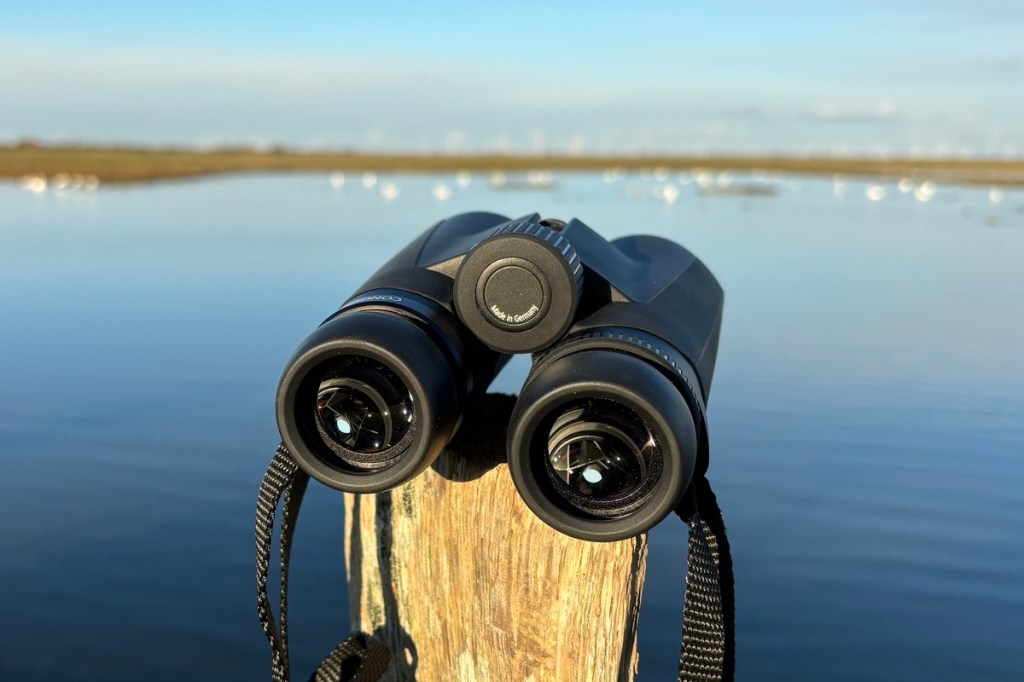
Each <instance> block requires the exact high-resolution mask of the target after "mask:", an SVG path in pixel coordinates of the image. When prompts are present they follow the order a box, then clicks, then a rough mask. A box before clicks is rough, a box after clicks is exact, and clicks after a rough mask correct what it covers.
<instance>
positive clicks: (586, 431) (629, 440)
mask: <svg viewBox="0 0 1024 682" xmlns="http://www.w3.org/2000/svg"><path fill="white" fill-rule="evenodd" d="M655 450H656V444H655V441H654V437H653V436H652V435H651V433H650V431H649V430H648V429H647V427H646V426H645V425H644V423H643V420H642V419H641V418H640V417H639V416H638V415H637V414H636V413H634V412H633V411H632V410H629V409H628V408H626V407H624V406H622V405H620V404H618V403H614V402H612V401H609V400H601V399H593V400H586V401H582V402H579V403H573V404H572V405H570V406H569V407H567V408H566V409H565V410H564V411H563V412H562V414H561V415H560V416H559V417H558V418H557V419H556V420H555V421H554V423H553V424H552V425H551V429H550V432H549V437H548V446H547V451H548V452H547V455H548V465H549V467H550V473H551V474H552V478H554V479H555V480H556V481H557V482H558V483H559V484H562V485H564V486H565V487H566V488H568V489H569V490H571V491H573V492H574V493H576V494H581V495H584V496H586V497H589V498H592V499H595V500H606V499H614V498H620V497H624V496H627V495H629V494H630V493H632V492H634V491H636V490H637V489H638V488H640V487H641V486H642V485H643V484H644V482H645V481H646V480H647V476H648V471H649V469H650V465H651V461H652V458H653V456H654V451H655Z"/></svg>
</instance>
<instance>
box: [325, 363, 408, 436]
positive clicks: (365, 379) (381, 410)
mask: <svg viewBox="0 0 1024 682" xmlns="http://www.w3.org/2000/svg"><path fill="white" fill-rule="evenodd" d="M316 419H317V426H318V427H319V429H318V430H319V431H320V435H321V436H322V437H324V438H325V440H328V442H327V444H328V445H332V441H333V445H334V446H340V447H341V448H342V449H343V450H346V451H349V452H352V453H356V454H364V455H372V454H376V453H379V452H382V451H384V450H387V449H388V448H389V447H391V446H392V445H394V444H395V443H397V442H398V441H400V440H401V439H402V438H403V436H405V434H406V432H407V431H408V430H409V425H410V423H411V422H412V419H413V408H412V396H411V395H410V394H409V391H408V389H406V387H405V385H404V384H403V383H402V381H401V380H400V379H399V378H398V377H397V376H396V375H395V373H394V372H392V371H391V370H389V369H388V368H387V367H385V366H384V365H382V364H380V363H378V362H376V361H373V360H370V359H369V358H361V357H351V358H346V359H345V360H344V361H342V363H341V365H340V366H336V367H335V368H333V369H332V370H331V371H330V372H328V373H327V374H326V375H325V376H324V378H323V379H322V380H321V382H320V387H319V389H318V391H317V397H316ZM332 449H336V448H332Z"/></svg>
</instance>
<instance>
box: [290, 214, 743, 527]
mask: <svg viewBox="0 0 1024 682" xmlns="http://www.w3.org/2000/svg"><path fill="white" fill-rule="evenodd" d="M722 301H723V295H722V290H721V287H720V286H719V285H718V282H717V281H716V280H715V278H714V276H713V275H712V274H711V272H710V271H708V269H707V268H706V267H704V265H703V264H702V263H701V262H700V261H699V260H697V259H696V258H695V257H694V256H693V255H692V254H691V253H690V252H689V251H687V250H686V249H684V248H683V247H681V246H679V245H678V244H675V243H673V242H671V241H668V240H666V239H661V238H657V237H648V236H635V237H625V238H622V239H618V240H615V241H613V242H609V241H606V240H605V239H603V238H602V237H601V236H600V235H598V234H597V233H596V232H594V231H593V230H592V229H591V228H589V227H587V226H586V225H585V224H583V223H582V222H580V221H578V220H572V221H570V222H569V223H567V224H566V223H563V222H561V221H556V220H542V219H541V218H540V216H538V215H536V214H534V215H529V216H525V217H523V218H520V219H516V220H508V219H507V218H505V217H504V216H499V215H495V214H490V213H466V214H461V215H457V216H454V217H452V218H449V219H447V220H444V221H441V222H439V223H437V224H436V225H434V226H433V227H431V228H430V229H428V230H427V231H426V232H425V233H423V234H422V235H421V236H420V237H418V238H417V239H416V240H415V241H413V242H412V243H411V244H409V245H408V246H407V247H406V248H405V249H403V250H402V251H401V252H399V253H398V254H397V255H396V256H395V257H394V258H392V259H391V260H390V261H389V262H388V263H387V264H385V265H384V266H383V267H382V268H381V269H380V270H379V271H377V273H376V274H374V275H373V276H372V277H371V278H370V280H369V281H368V282H367V283H366V284H364V285H363V286H362V287H361V288H360V289H359V290H358V291H357V292H356V293H355V294H354V295H353V296H352V297H351V298H350V299H349V300H348V301H347V302H346V303H344V304H343V305H342V306H341V308H340V309H339V310H338V311H337V312H336V313H335V314H334V315H332V316H331V317H329V318H328V319H327V320H326V321H325V322H324V323H323V324H321V325H320V326H319V327H318V328H317V329H316V330H315V331H314V332H313V333H312V334H310V335H309V336H308V337H307V338H306V339H305V340H304V341H303V342H302V344H300V346H299V348H298V349H297V350H296V351H295V353H294V354H293V356H292V358H291V359H290V360H289V362H288V365H287V367H286V369H285V371H284V374H283V376H282V378H281V383H280V385H279V388H278V393H277V421H278V426H279V429H280V431H281V436H282V439H283V441H284V443H285V445H286V446H287V448H288V449H289V451H290V452H291V453H292V455H293V457H294V458H295V460H296V461H297V462H298V464H299V465H300V466H301V467H302V468H303V469H304V470H305V471H307V472H308V473H309V474H310V475H311V476H313V477H314V478H316V479H318V480H320V481H321V482H323V483H325V484H327V485H329V486H332V487H334V488H337V489H340V490H345V491H348V492H354V493H373V492H380V491H383V490H387V489H390V488H393V487H395V486H398V485H401V484H402V483H404V482H406V481H408V480H409V479H410V478H412V477H414V476H416V475H417V474H419V473H421V472H422V471H424V470H425V469H426V468H427V467H429V466H430V465H431V464H432V463H433V461H434V460H435V459H436V458H437V456H438V455H439V454H440V453H441V451H442V450H443V449H444V448H445V446H446V445H447V444H448V443H449V441H450V440H451V439H452V437H453V436H454V434H455V432H456V430H457V429H458V427H459V423H460V421H461V419H462V416H463V414H464V412H465V409H466V406H467V404H468V401H470V400H473V399H474V398H475V397H476V396H479V395H480V394H482V393H483V392H484V391H485V390H486V388H487V386H488V385H489V384H490V383H491V381H492V380H493V379H494V377H495V375H496V374H497V373H498V371H500V369H501V368H502V367H503V366H504V364H505V363H506V362H507V361H508V359H509V358H510V356H511V355H512V354H515V353H532V354H533V366H532V368H531V370H530V372H529V375H528V376H527V378H526V381H525V383H524V385H523V388H522V391H521V393H520V395H519V398H518V400H517V402H516V407H515V409H514V410H513V413H512V416H511V420H510V423H509V427H508V443H507V454H508V462H509V469H510V472H511V475H512V479H513V481H514V482H515V485H516V488H517V490H518V491H519V493H520V495H521V496H522V497H523V499H524V501H525V502H526V503H527V505H528V506H529V507H530V508H531V510H533V512H534V513H536V514H537V515H538V516H539V517H540V518H541V519H542V520H544V521H545V522H546V523H548V524H549V525H550V526H552V527H554V528H556V529H557V530H559V531H561V532H563V533H566V534H568V535H571V536H573V537H577V538H581V539H586V540H597V541H604V540H618V539H622V538H626V537H630V536H633V535H636V534H638V533H641V532H644V531H646V530H648V529H649V528H651V527H652V526H654V525H655V524H657V523H658V522H659V521H661V519H663V518H664V517H665V516H666V515H667V514H668V513H670V512H671V511H672V509H674V508H675V507H676V506H677V505H678V504H679V502H680V501H681V499H682V498H683V496H684V494H685V493H686V491H687V488H688V487H689V485H690V482H691V480H692V479H693V477H694V474H695V472H702V471H703V470H704V469H706V467H707V458H708V446H707V422H706V418H705V405H706V403H707V398H708V391H709V389H710V385H711V378H712V374H713V372H714V365H715V357H716V354H717V348H718V336H719V329H720V326H721V315H722Z"/></svg>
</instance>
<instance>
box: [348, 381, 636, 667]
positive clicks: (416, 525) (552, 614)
mask: <svg viewBox="0 0 1024 682" xmlns="http://www.w3.org/2000/svg"><path fill="white" fill-rule="evenodd" d="M513 403H514V399H513V398H511V397H510V396H497V395H489V396H487V398H486V399H485V400H484V401H482V404H481V405H480V406H479V407H478V408H477V410H476V411H475V412H474V413H473V414H472V415H467V417H466V420H465V422H464V424H463V426H462V429H461V430H460V432H459V434H458V436H457V437H456V439H455V440H454V441H453V442H452V443H451V445H450V447H449V449H448V450H446V451H445V452H444V453H443V454H442V455H441V457H439V458H438V460H437V462H436V463H435V464H434V466H433V467H432V468H431V469H429V470H428V471H427V472H426V473H425V474H422V475H420V476H418V477H417V478H415V479H414V480H412V481H410V482H409V483H407V484H406V485H404V486H402V487H400V488H397V489H395V490H392V491H389V492H385V493H380V494H378V495H364V496H358V495H350V494H346V495H345V563H346V567H347V569H348V580H349V585H348V587H349V600H350V604H351V606H350V608H351V623H352V630H353V631H355V630H362V631H364V632H368V633H371V634H373V635H374V636H376V637H378V638H379V639H380V640H381V641H383V642H384V644H385V645H387V647H388V649H390V650H391V652H392V663H391V667H390V668H389V670H388V673H387V675H386V676H385V678H384V679H385V680H414V679H416V680H420V681H421V682H433V681H435V680H437V681H442V680H443V681H445V682H449V681H458V682H482V681H485V680H517V681H518V680H523V681H528V680H537V681H540V680H545V681H546V680H559V681H562V680H565V681H568V680H572V681H578V680H632V679H633V677H634V675H635V673H636V669H637V663H638V657H637V651H636V626H637V618H638V614H639V608H640V596H641V593H642V590H643V584H644V577H645V572H646V559H647V538H646V535H644V536H640V537H637V538H633V539H630V540H624V541H622V542H614V543H592V542H583V541H580V540H574V539H572V538H569V537H566V536H565V535H562V534H560V533H558V532H557V531H554V530H552V529H550V528H548V527H547V526H546V525H544V524H543V523H542V522H541V521H540V520H538V519H537V518H536V517H535V516H534V515H533V513H532V512H530V510H529V509H528V508H527V507H526V505H525V504H524V503H523V502H522V500H521V499H520V498H519V496H518V494H517V493H516V490H515V486H514V485H513V484H512V479H511V478H510V476H509V473H508V466H507V465H506V464H504V463H502V462H503V460H504V453H505V433H506V426H507V424H508V417H509V414H510V413H511V409H512V405H513Z"/></svg>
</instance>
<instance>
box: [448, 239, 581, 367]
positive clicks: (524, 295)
mask: <svg viewBox="0 0 1024 682" xmlns="http://www.w3.org/2000/svg"><path fill="white" fill-rule="evenodd" d="M582 282H583V264H582V263H581V262H580V258H579V256H578V255H577V254H576V250H575V249H573V247H572V244H570V243H569V241H568V240H567V239H566V237H565V236H563V235H562V234H560V233H559V232H557V231H555V230H553V229H551V228H550V227H547V226H546V225H540V224H538V223H534V222H531V221H527V220H521V221H510V222H508V223H506V224H504V225H501V226H499V227H498V228H497V229H495V231H494V232H493V233H491V235H490V236H489V237H488V238H487V239H484V240H483V241H482V242H480V243H479V244H477V245H476V246H474V247H473V248H472V249H470V251H469V253H467V254H466V257H465V259H464V260H463V261H462V264H461V265H460V266H459V270H458V272H457V273H456V275H455V287H454V292H453V293H454V298H455V310H456V312H457V313H458V315H459V319H461V320H462V322H463V324H465V325H466V327H468V328H469V330H470V331H472V332H473V334H474V335H475V336H476V337H477V338H478V339H480V340H481V341H483V342H484V343H485V344H487V345H488V346H489V347H490V348H492V349H494V350H496V351H498V352H499V353H532V352H534V351H538V350H540V349H542V348H546V347H548V346H549V345H551V344H552V343H554V342H555V341H556V340H558V339H559V338H561V336H562V335H563V334H565V331H566V329H568V328H569V325H570V324H571V323H572V320H573V316H574V315H575V314H576V305H577V304H578V303H579V298H580V293H581V288H582Z"/></svg>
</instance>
